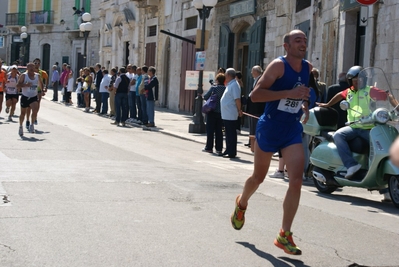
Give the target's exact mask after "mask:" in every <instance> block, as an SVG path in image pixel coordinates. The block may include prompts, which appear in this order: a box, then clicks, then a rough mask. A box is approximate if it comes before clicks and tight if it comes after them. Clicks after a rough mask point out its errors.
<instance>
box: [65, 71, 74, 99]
mask: <svg viewBox="0 0 399 267" xmlns="http://www.w3.org/2000/svg"><path fill="white" fill-rule="evenodd" d="M67 70H68V76H67V77H68V83H67V92H66V97H65V105H68V106H69V105H72V92H73V88H74V87H75V81H74V79H73V71H72V68H71V66H70V65H68V66H67Z"/></svg>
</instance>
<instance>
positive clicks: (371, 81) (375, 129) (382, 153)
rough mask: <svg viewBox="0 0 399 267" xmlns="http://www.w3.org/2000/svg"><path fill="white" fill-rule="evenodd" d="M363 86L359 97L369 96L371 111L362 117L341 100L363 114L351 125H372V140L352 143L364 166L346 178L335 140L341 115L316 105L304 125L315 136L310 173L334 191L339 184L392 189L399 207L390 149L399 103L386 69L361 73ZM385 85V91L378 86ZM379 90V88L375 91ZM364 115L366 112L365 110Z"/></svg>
mask: <svg viewBox="0 0 399 267" xmlns="http://www.w3.org/2000/svg"><path fill="white" fill-rule="evenodd" d="M358 84H359V88H369V90H366V89H359V90H358V92H357V94H356V95H357V96H355V97H369V99H370V101H369V105H368V106H369V111H368V114H369V115H367V116H362V115H361V113H360V112H359V110H355V107H353V108H351V107H350V104H349V102H348V101H346V100H344V101H342V102H341V103H340V107H341V108H342V109H343V110H348V109H351V110H354V112H355V113H359V116H358V117H356V118H355V121H353V122H350V123H349V124H361V125H369V126H372V129H371V130H370V141H369V142H367V141H366V140H364V139H362V138H360V137H358V138H355V139H354V140H352V141H351V142H350V143H349V146H350V148H351V151H352V154H353V157H354V158H355V160H356V161H357V162H359V163H360V164H361V165H362V167H361V169H360V170H359V171H358V172H356V173H355V174H354V175H353V176H352V177H351V178H350V179H347V178H345V174H346V168H345V166H344V165H343V163H342V161H341V158H340V156H339V154H338V151H337V147H336V146H335V144H334V141H333V134H334V131H335V130H336V127H337V126H336V125H337V120H338V114H337V112H336V111H335V110H334V109H332V108H323V107H315V108H313V109H311V110H310V111H309V120H308V122H307V123H306V124H304V125H303V128H304V132H305V133H306V134H309V135H311V136H313V140H314V148H313V151H312V152H311V156H310V162H311V166H310V172H311V174H312V176H313V178H314V179H313V181H314V184H315V186H316V188H317V189H318V190H319V192H321V193H326V194H330V193H332V192H334V191H335V190H337V188H339V187H344V186H352V187H359V188H365V189H367V190H369V191H372V190H378V191H379V192H380V193H381V194H383V193H386V192H387V191H389V194H390V196H391V199H392V202H393V204H394V205H395V206H396V207H397V208H399V168H398V167H396V166H395V165H393V164H392V162H391V161H390V159H389V149H390V146H391V144H392V143H393V142H394V140H395V138H396V137H397V136H398V130H397V129H396V128H395V127H394V124H395V122H397V121H398V120H399V117H398V114H397V113H398V110H399V108H398V106H399V105H396V106H394V105H395V103H397V102H395V101H396V100H395V99H394V97H393V94H392V92H391V89H390V86H389V84H388V82H387V79H386V76H385V74H384V72H383V71H382V69H380V68H376V67H372V68H366V69H364V70H362V71H361V72H360V73H359V76H358ZM378 88H383V89H384V91H383V90H381V89H378ZM374 89H375V90H374ZM363 114H364V113H363Z"/></svg>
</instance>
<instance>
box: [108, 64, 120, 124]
mask: <svg viewBox="0 0 399 267" xmlns="http://www.w3.org/2000/svg"><path fill="white" fill-rule="evenodd" d="M117 73H118V71H117V70H116V68H112V69H111V82H110V84H109V87H108V91H109V107H110V109H111V110H110V112H109V117H110V118H113V117H115V88H114V84H115V81H116V78H117V77H118V76H117Z"/></svg>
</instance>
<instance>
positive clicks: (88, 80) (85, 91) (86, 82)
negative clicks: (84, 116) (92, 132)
mask: <svg viewBox="0 0 399 267" xmlns="http://www.w3.org/2000/svg"><path fill="white" fill-rule="evenodd" d="M83 70H84V72H85V79H84V82H83V87H82V89H83V95H84V100H85V104H86V108H85V112H89V111H90V94H91V91H90V90H91V89H90V88H91V84H92V83H93V78H92V76H91V75H90V69H89V68H88V67H86V68H84V69H83Z"/></svg>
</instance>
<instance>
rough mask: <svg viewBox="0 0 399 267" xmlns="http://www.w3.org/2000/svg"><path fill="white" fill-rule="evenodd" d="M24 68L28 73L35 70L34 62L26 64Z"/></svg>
mask: <svg viewBox="0 0 399 267" xmlns="http://www.w3.org/2000/svg"><path fill="white" fill-rule="evenodd" d="M26 70H27V71H28V73H32V72H35V64H33V63H29V64H28V65H27V66H26Z"/></svg>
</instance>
